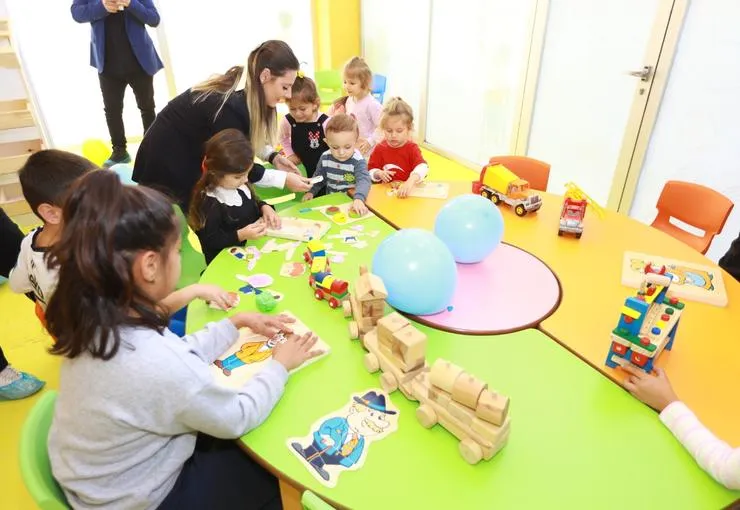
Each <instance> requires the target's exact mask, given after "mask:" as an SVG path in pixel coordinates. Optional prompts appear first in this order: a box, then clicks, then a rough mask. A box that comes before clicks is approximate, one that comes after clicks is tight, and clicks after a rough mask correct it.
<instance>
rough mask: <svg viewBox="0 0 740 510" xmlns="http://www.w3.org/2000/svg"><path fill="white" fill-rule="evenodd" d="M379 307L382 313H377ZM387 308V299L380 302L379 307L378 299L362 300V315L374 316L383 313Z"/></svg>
mask: <svg viewBox="0 0 740 510" xmlns="http://www.w3.org/2000/svg"><path fill="white" fill-rule="evenodd" d="M378 308H380V314H378V313H377V310H378ZM384 308H385V301H382V300H381V302H380V307H378V303H377V301H376V300H370V301H363V302H362V316H363V317H373V316H375V315H381V316H382V315H383V310H384Z"/></svg>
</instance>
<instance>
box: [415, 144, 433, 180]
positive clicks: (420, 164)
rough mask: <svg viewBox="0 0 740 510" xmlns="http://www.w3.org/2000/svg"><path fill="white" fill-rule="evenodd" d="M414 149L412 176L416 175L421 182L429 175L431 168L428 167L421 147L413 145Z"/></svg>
mask: <svg viewBox="0 0 740 510" xmlns="http://www.w3.org/2000/svg"><path fill="white" fill-rule="evenodd" d="M412 149H413V152H412V155H411V167H412V168H413V170H412V171H411V175H412V176H413V175H416V176H418V177H419V181H423V180H424V178H425V177H426V176H427V174H428V173H429V166H427V162H426V161H424V156H422V154H421V149H420V148H419V146H418V145H416V144H413V145H412Z"/></svg>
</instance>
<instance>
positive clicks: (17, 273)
mask: <svg viewBox="0 0 740 510" xmlns="http://www.w3.org/2000/svg"><path fill="white" fill-rule="evenodd" d="M30 240H31V238H30V237H29V236H26V237H25V238H24V239H23V242H22V243H21V250H20V252H19V253H18V260H17V261H16V262H15V267H14V268H13V269H11V270H10V274H9V275H8V284H9V285H10V290H12V291H13V292H17V293H18V294H26V293H28V292H33V291H34V288H33V285H32V284H31V278H30V276H31V271H30V269H29V267H28V258H29V257H28V250H29V249H30V247H31V246H30V244H31V243H30Z"/></svg>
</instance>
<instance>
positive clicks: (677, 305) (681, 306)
mask: <svg viewBox="0 0 740 510" xmlns="http://www.w3.org/2000/svg"><path fill="white" fill-rule="evenodd" d="M673 306H675V307H676V308H678V309H679V310H683V307H684V306H686V305H684V304H683V303H681V302H680V301H679V302H678V303H676V304H675V305H673Z"/></svg>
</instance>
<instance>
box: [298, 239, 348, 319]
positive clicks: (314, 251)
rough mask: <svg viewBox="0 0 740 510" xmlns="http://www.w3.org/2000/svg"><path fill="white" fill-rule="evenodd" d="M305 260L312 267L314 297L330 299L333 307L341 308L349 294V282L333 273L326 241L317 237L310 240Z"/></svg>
mask: <svg viewBox="0 0 740 510" xmlns="http://www.w3.org/2000/svg"><path fill="white" fill-rule="evenodd" d="M303 260H304V261H305V262H306V263H307V264H308V265H309V268H310V269H309V276H308V284H309V285H310V286H311V288H312V289H313V290H314V294H313V295H314V297H315V298H316V299H318V300H319V301H321V300H326V301H328V302H329V306H330V307H331V308H339V306H340V305H341V304H342V302H343V301H344V300H346V299H347V297H348V295H349V292H348V291H349V284H348V283H347V282H346V281H344V280H340V279H339V278H337V277H335V276H334V275H333V274H332V273H331V269H330V267H329V259H328V258H327V257H326V250H325V248H324V243H322V242H321V241H319V240H317V239H314V240H312V241H309V242H308V243H307V246H306V251H305V252H304V253H303Z"/></svg>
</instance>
